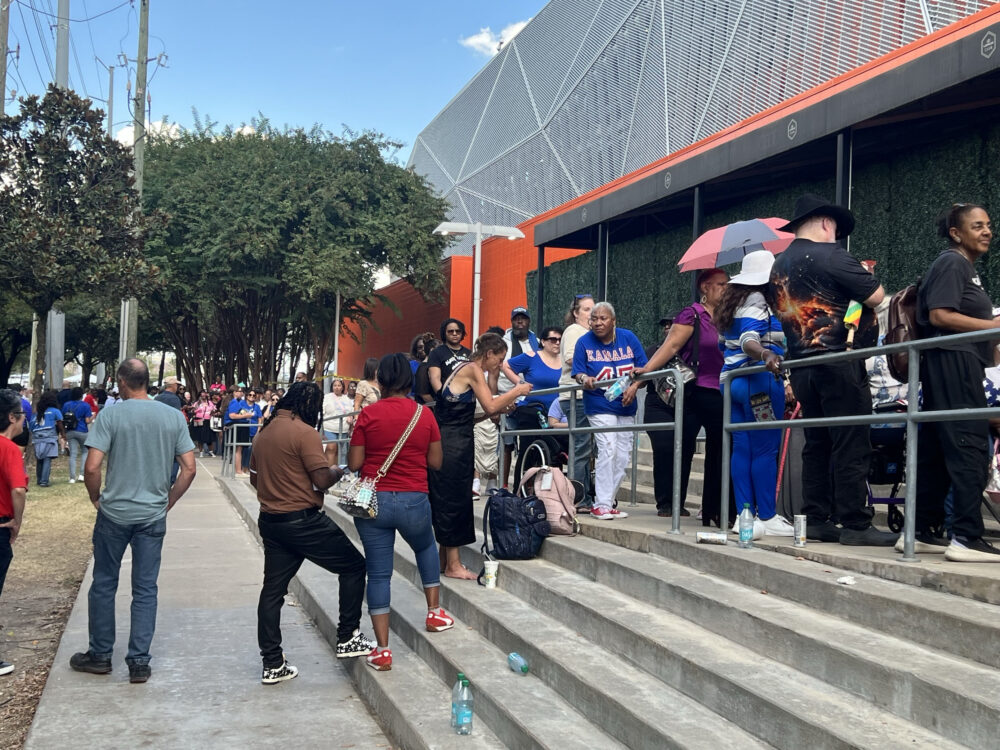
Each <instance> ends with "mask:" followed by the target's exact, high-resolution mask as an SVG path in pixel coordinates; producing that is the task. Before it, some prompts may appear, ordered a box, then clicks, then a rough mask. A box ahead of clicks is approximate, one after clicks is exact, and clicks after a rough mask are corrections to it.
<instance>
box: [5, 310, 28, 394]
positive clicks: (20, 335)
mask: <svg viewBox="0 0 1000 750" xmlns="http://www.w3.org/2000/svg"><path fill="white" fill-rule="evenodd" d="M30 347H31V308H30V307H28V306H27V305H26V304H24V302H22V301H21V300H19V299H18V298H17V297H14V296H13V295H11V294H3V293H2V292H0V386H6V385H7V383H9V382H11V373H12V372H13V371H14V367H15V365H16V364H17V363H18V361H21V362H22V363H23V362H24V358H25V356H26V355H27V353H28V349H29V348H30Z"/></svg>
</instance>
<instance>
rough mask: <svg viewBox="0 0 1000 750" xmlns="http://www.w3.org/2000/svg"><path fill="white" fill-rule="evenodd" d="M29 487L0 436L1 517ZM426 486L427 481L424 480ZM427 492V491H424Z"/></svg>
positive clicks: (17, 452) (16, 452)
mask: <svg viewBox="0 0 1000 750" xmlns="http://www.w3.org/2000/svg"><path fill="white" fill-rule="evenodd" d="M438 439H440V438H438ZM27 486H28V475H27V474H26V473H25V471H24V459H23V458H22V457H21V449H20V448H18V447H17V446H16V445H14V443H13V442H12V441H11V440H10V439H8V438H5V437H4V436H3V435H0V516H9V517H11V518H13V517H14V503H13V501H12V500H11V493H12V491H13V490H16V489H17V488H18V487H25V488H27ZM424 486H425V487H426V486H427V479H426V477H425V478H424ZM424 491H425V492H426V490H424Z"/></svg>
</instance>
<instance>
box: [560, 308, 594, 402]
mask: <svg viewBox="0 0 1000 750" xmlns="http://www.w3.org/2000/svg"><path fill="white" fill-rule="evenodd" d="M588 330H589V329H587V328H584V327H583V326H582V325H580V324H579V323H571V324H570V325H568V326H567V327H566V330H564V331H563V335H562V341H561V342H560V344H559V361H560V362H562V375H560V376H559V385H560V387H562V386H567V385H577V382H576V381H575V380H573V377H572V375H571V373H572V372H573V354H574V352H576V342H577V341H579V340H580V337H581V336H582V335H583V334H585V333H587V331H588ZM576 397H577V398H580V391H579V390H578V391H576ZM559 398H569V396H568V395H566V394H562V393H560V394H559Z"/></svg>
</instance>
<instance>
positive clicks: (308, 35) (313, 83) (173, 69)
mask: <svg viewBox="0 0 1000 750" xmlns="http://www.w3.org/2000/svg"><path fill="white" fill-rule="evenodd" d="M11 1H12V5H11V8H10V35H9V40H8V41H9V45H10V47H11V50H12V51H13V50H14V49H15V48H16V47H17V45H18V44H20V58H19V60H17V61H15V60H14V59H13V58H11V60H10V62H9V65H8V74H7V98H8V99H9V96H10V89H12V88H16V89H17V95H18V96H21V95H22V94H24V93H39V92H41V91H42V90H43V89H44V86H45V85H46V84H47V82H48V80H49V79H50V76H51V73H50V71H51V70H52V67H51V66H54V64H55V28H54V24H55V18H54V14H55V12H56V9H57V7H58V1H57V0H11ZM544 5H545V0H502V2H482V1H481V0H465V1H464V2H457V1H454V0H431V1H430V2H413V1H412V0H410V1H409V2H402V1H400V0H380V1H379V2H370V1H369V2H348V1H346V0H326V1H325V2H320V1H319V0H285V2H259V1H257V0H253V1H249V2H222V1H221V0H202V1H201V2H190V1H189V0H151V2H150V12H149V30H150V41H149V56H150V57H156V56H158V55H160V54H161V53H162V54H164V55H165V56H166V57H165V59H164V58H161V60H162V61H163V62H164V64H163V65H158V64H157V63H156V62H153V63H150V66H149V75H150V83H149V93H150V95H151V96H152V119H153V120H154V121H155V120H160V119H161V118H162V117H167V118H168V119H169V120H170V121H171V122H175V123H178V124H180V125H182V126H190V125H191V124H192V122H193V118H192V114H191V110H192V107H194V108H196V109H197V110H198V112H199V114H200V115H201V116H202V118H203V119H204V118H208V117H210V118H211V119H212V120H214V121H216V122H218V123H220V124H223V125H225V124H232V125H240V124H242V123H244V122H248V121H249V120H250V119H251V118H255V117H257V115H258V112H260V113H263V114H264V115H266V116H267V117H268V118H269V119H270V120H271V121H272V122H273V123H274V124H276V125H279V126H281V125H285V124H288V125H292V126H305V127H309V126H311V125H313V124H315V123H319V124H321V125H323V126H324V127H326V128H327V129H329V130H332V131H334V132H338V133H339V132H340V130H341V125H342V124H343V125H347V126H349V127H350V128H352V129H354V130H363V129H374V130H378V131H381V132H383V133H385V134H386V135H389V136H391V137H392V138H394V139H396V140H400V141H403V142H405V144H406V145H405V146H404V148H403V149H402V151H401V153H400V158H401V159H402V160H403V161H405V160H406V158H407V157H408V156H409V153H410V149H411V148H412V145H413V142H414V139H415V138H416V136H417V134H418V133H419V132H420V130H421V129H422V128H423V127H424V126H425V125H426V124H427V123H428V122H430V120H431V119H432V118H433V117H434V116H435V115H436V114H437V113H438V112H439V111H440V110H441V109H442V108H443V107H444V106H445V104H447V103H448V101H449V100H450V99H451V98H452V97H453V96H454V95H455V94H456V93H457V92H458V91H459V90H460V89H461V87H462V86H463V85H465V83H466V82H467V81H468V80H469V79H470V78H471V77H472V76H473V75H475V73H476V72H477V71H478V70H479V69H480V68H482V66H483V65H485V63H486V62H487V61H488V59H489V57H488V56H487V54H486V53H485V50H486V49H490V48H492V47H493V46H495V45H494V41H493V40H494V39H495V38H497V37H499V35H500V34H501V32H502V30H504V29H505V28H512V27H514V28H516V27H515V26H514V25H515V24H517V23H519V22H524V21H527V20H528V19H530V18H532V17H533V16H534V15H535V14H536V13H537V12H538V11H539V10H540V9H541V8H542V7H543V6H544ZM138 7H139V1H138V0H132V2H124V3H123V2H122V0H70V18H71V19H74V21H73V22H72V23H71V24H70V31H71V38H72V53H71V54H70V62H69V76H70V83H71V85H72V87H73V88H74V89H75V90H76V91H78V92H80V93H85V94H87V95H89V96H91V97H92V98H95V99H97V98H100V99H106V97H107V88H108V74H107V68H106V67H104V66H100V64H99V63H97V62H96V61H95V57H99V58H101V59H102V60H103V61H104V62H105V63H113V62H117V63H120V62H121V59H120V57H119V56H120V55H122V54H126V55H127V56H128V58H130V61H129V64H128V65H129V67H128V68H127V69H126V68H124V67H118V68H116V70H115V92H114V100H115V101H114V114H115V122H116V126H115V130H116V131H117V130H119V129H120V128H121V127H124V126H125V125H126V124H127V123H128V122H130V120H131V114H130V109H129V108H128V107H127V106H126V98H127V94H126V88H125V85H126V81H127V80H128V79H129V78H132V79H134V76H135V62H134V60H135V57H136V53H137V39H138V27H139V22H138ZM101 13H105V14H104V15H101V16H100V17H96V18H95V16H98V14H101ZM47 14H52V15H47ZM87 18H90V19H91V20H90V21H89V22H86V23H84V22H82V21H77V20H76V19H87ZM483 29H489V30H490V33H489V34H484V33H482V30H483ZM463 40H465V43H464V44H463ZM477 47H478V49H477ZM46 52H47V55H48V58H49V59H50V60H51V65H50V63H49V61H48V60H47V57H46ZM38 71H41V76H40V75H39V72H38ZM100 106H101V107H102V108H103V107H104V105H103V103H100ZM14 107H15V105H12V104H10V103H9V102H8V103H7V105H6V111H7V112H8V113H9V112H11V111H12V110H13V109H14Z"/></svg>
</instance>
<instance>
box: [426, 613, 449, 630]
mask: <svg viewBox="0 0 1000 750" xmlns="http://www.w3.org/2000/svg"><path fill="white" fill-rule="evenodd" d="M424 627H425V628H427V630H428V632H430V633H440V632H441V631H442V630H451V629H452V628H453V627H455V620H454V618H452V616H451V615H449V614H448V613H447V612H445V611H444V610H443V609H438V610H437V611H436V612H435V611H434V610H431V611H430V612H428V613H427V619H426V620H424Z"/></svg>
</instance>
